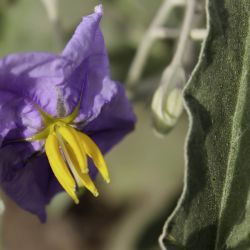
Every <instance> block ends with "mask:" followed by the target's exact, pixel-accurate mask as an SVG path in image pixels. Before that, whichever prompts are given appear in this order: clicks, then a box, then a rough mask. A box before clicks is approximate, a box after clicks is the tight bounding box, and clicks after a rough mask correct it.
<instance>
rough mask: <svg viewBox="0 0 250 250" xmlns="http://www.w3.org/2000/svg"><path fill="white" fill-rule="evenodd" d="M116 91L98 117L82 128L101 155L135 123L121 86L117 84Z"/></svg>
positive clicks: (130, 129)
mask: <svg viewBox="0 0 250 250" xmlns="http://www.w3.org/2000/svg"><path fill="white" fill-rule="evenodd" d="M117 89H118V90H117V94H116V95H115V96H114V97H113V99H112V100H111V101H110V102H109V103H107V104H106V105H105V106H104V107H103V108H102V110H101V113H100V115H99V116H98V117H97V118H96V119H94V120H93V121H92V122H90V123H89V124H88V125H87V126H86V127H83V128H82V131H83V132H84V133H86V134H88V135H89V136H90V137H91V138H92V139H93V140H94V141H95V143H96V144H97V145H98V147H99V148H100V149H101V151H102V153H106V152H107V151H109V149H111V147H113V146H114V145H115V144H117V143H118V142H119V141H120V140H121V139H122V138H123V137H124V136H125V135H126V134H128V133H129V132H131V131H132V130H133V129H134V126H135V122H136V117H135V115H134V113H133V110H132V106H131V105H130V104H129V102H128V99H127V98H126V96H125V91H124V88H123V86H122V85H120V84H119V83H117Z"/></svg>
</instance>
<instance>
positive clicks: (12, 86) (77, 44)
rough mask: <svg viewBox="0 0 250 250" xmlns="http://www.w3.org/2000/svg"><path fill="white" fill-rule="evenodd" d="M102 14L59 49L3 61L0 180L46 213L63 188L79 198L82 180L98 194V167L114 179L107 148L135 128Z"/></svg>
mask: <svg viewBox="0 0 250 250" xmlns="http://www.w3.org/2000/svg"><path fill="white" fill-rule="evenodd" d="M101 17H102V8H101V6H97V7H96V8H95V12H94V13H93V14H91V15H89V16H87V17H84V18H83V20H82V22H81V23H80V24H79V26H78V27H77V29H76V31H75V33H74V35H73V37H72V38H71V40H70V41H69V43H68V44H67V46H66V48H65V49H64V50H63V52H62V53H61V54H60V55H56V54H49V53H41V52H31V53H23V54H12V55H8V56H6V57H5V58H3V59H2V60H1V61H0V185H1V187H2V188H3V190H4V191H5V192H6V193H7V194H8V195H9V196H10V197H11V198H12V199H13V200H14V201H15V202H16V203H17V204H18V205H19V206H20V207H22V208H23V209H26V210H28V211H30V212H31V213H35V214H37V215H38V216H39V218H40V219H41V220H42V221H44V220H45V219H46V212H45V206H46V204H48V202H49V201H50V199H51V198H52V197H53V195H54V194H56V193H57V192H59V191H61V190H63V189H64V190H65V191H66V192H67V193H68V194H69V195H70V196H71V197H72V199H73V200H74V201H75V202H76V203H77V202H78V197H77V195H76V191H77V188H78V187H80V186H84V187H85V188H87V189H88V190H89V191H90V192H92V193H93V194H94V195H95V196H97V195H98V191H97V189H96V187H95V184H94V182H93V179H94V177H95V175H96V173H97V172H98V171H99V172H100V174H101V175H102V177H103V178H104V179H105V180H106V181H107V182H109V174H108V170H107V166H106V164H105V161H104V159H103V155H102V153H106V152H107V151H108V150H109V149H110V148H111V147H112V146H113V145H114V144H116V143H118V142H119V141H120V140H121V139H122V138H123V137H124V136H125V135H126V134H127V133H128V132H130V131H131V130H133V128H134V123H135V116H134V114H133V112H132V108H131V106H130V105H129V103H128V100H127V98H126V97H125V93H124V89H123V87H122V86H121V85H120V84H119V83H117V82H114V81H112V80H111V79H110V74H109V63H108V58H107V54H106V49H105V44H104V40H103V36H102V33H101V31H100V29H99V22H100V20H101ZM20 138H22V139H20Z"/></svg>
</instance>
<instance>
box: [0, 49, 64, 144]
mask: <svg viewBox="0 0 250 250" xmlns="http://www.w3.org/2000/svg"><path fill="white" fill-rule="evenodd" d="M65 62H66V61H65V59H62V58H60V57H58V56H56V55H53V54H48V53H23V54H15V55H14V54H13V55H9V56H6V57H5V58H3V59H2V60H0V137H2V138H4V137H5V136H6V135H7V134H8V133H9V131H10V130H13V129H19V130H20V129H23V132H22V133H23V136H25V137H28V136H30V135H32V134H34V133H35V132H37V130H38V129H40V128H41V123H42V121H41V117H40V115H39V112H38V111H37V110H36V109H35V108H34V105H33V103H34V102H35V103H37V104H38V105H39V106H40V107H41V108H42V109H43V110H45V111H47V112H48V113H50V114H52V115H55V114H56V111H57V106H56V105H57V96H58V89H57V85H58V84H60V83H61V82H62V81H63V79H64V78H63V71H62V64H65ZM19 136H20V135H19ZM0 145H1V139H0Z"/></svg>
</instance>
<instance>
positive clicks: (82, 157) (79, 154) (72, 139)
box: [58, 126, 88, 174]
mask: <svg viewBox="0 0 250 250" xmlns="http://www.w3.org/2000/svg"><path fill="white" fill-rule="evenodd" d="M58 132H59V133H60V134H61V135H62V137H63V139H64V140H65V141H66V142H67V143H68V144H69V145H70V146H71V148H72V149H73V151H74V154H75V156H76V159H77V162H78V164H79V167H80V169H81V172H82V173H83V174H86V173H88V162H87V156H86V153H85V152H84V148H83V147H82V146H81V144H80V143H79V138H78V135H77V132H76V131H75V129H73V128H71V127H70V126H61V127H59V128H58Z"/></svg>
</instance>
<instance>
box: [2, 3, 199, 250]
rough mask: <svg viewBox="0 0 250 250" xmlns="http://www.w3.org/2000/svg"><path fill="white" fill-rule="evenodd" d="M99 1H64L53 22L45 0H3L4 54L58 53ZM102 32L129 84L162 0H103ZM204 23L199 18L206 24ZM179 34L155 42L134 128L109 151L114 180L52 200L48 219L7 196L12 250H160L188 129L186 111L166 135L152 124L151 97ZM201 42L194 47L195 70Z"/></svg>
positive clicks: (117, 72)
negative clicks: (75, 196)
mask: <svg viewBox="0 0 250 250" xmlns="http://www.w3.org/2000/svg"><path fill="white" fill-rule="evenodd" d="M98 3H99V1H95V0H73V1H70V0H59V1H58V15H59V22H58V23H57V24H56V25H52V24H51V22H50V20H49V18H48V15H47V11H46V9H45V7H44V5H43V4H42V1H40V0H35V1H34V0H0V56H1V57H3V56H5V55H6V54H9V53H15V52H20V51H51V52H58V53H59V52H60V51H61V49H62V48H63V46H64V45H65V44H66V42H67V40H68V39H69V38H70V37H71V35H72V32H73V31H74V29H75V27H76V26H77V24H78V23H79V22H80V20H81V17H82V16H84V15H87V14H89V13H91V12H92V11H93V8H94V6H95V5H96V4H98ZM102 4H103V7H104V17H103V20H102V24H101V26H102V31H103V34H104V37H105V41H106V45H107V49H108V53H109V57H110V64H111V74H112V78H113V79H116V80H119V81H120V82H122V83H124V82H125V79H126V76H127V73H128V70H129V67H130V64H131V62H132V60H133V57H134V55H135V52H136V50H137V48H138V45H139V43H140V42H141V40H142V38H143V35H144V33H145V31H146V30H147V28H148V26H149V25H150V22H151V21H152V19H153V17H154V15H155V14H156V12H157V10H158V8H159V7H160V5H161V4H162V1H160V0H155V1H152V0H103V1H102ZM182 19H183V9H182V8H176V9H175V10H174V12H173V13H172V14H171V16H170V19H169V21H168V25H173V26H175V27H180V25H181V21H182ZM201 23H202V22H201ZM175 46H176V39H160V40H158V41H156V42H155V43H154V46H153V47H152V50H151V52H150V56H149V58H148V59H147V61H146V65H145V68H144V70H143V74H142V77H141V79H140V82H139V83H138V86H139V87H138V91H137V93H135V95H134V99H133V105H134V110H135V113H136V115H137V117H138V123H137V126H136V130H135V131H134V133H132V134H130V135H129V136H127V137H126V138H125V140H123V141H122V143H120V144H119V145H117V146H116V147H115V148H114V149H113V150H112V151H111V152H110V153H109V154H108V155H107V156H106V159H107V163H108V166H109V171H110V175H111V183H110V184H109V185H106V184H105V183H104V182H103V181H102V179H101V178H97V186H98V189H99V190H100V194H101V195H100V196H99V198H94V197H93V196H91V195H90V194H89V193H87V192H86V193H83V194H82V196H81V202H80V205H77V206H75V205H74V204H73V203H72V202H71V200H70V199H69V198H68V197H67V195H65V194H59V195H57V196H56V198H55V199H54V200H53V201H52V203H51V204H50V205H49V206H48V221H47V223H46V224H40V222H39V221H38V219H37V218H36V217H35V216H32V215H31V214H28V213H26V212H25V211H23V210H21V209H19V208H18V207H17V206H16V205H15V204H14V203H13V202H12V201H11V200H9V199H8V198H7V197H4V195H2V196H3V197H4V200H5V203H6V211H5V213H4V215H3V217H2V219H1V224H2V232H1V235H2V236H1V239H2V240H1V243H2V245H3V246H4V247H5V248H4V249H7V250H44V249H46V250H155V249H159V246H158V237H159V235H160V233H161V231H162V227H163V225H164V222H165V220H166V218H167V217H168V215H169V214H170V213H171V212H172V210H173V208H174V207H175V205H176V202H177V200H178V197H179V196H180V194H181V191H182V186H183V173H184V141H185V137H186V133H187V128H188V119H187V115H186V114H183V115H182V116H181V118H180V121H179V122H178V124H177V126H176V127H175V128H174V129H173V130H172V131H171V133H169V134H168V135H167V136H166V137H164V138H159V137H157V136H156V135H155V133H154V132H153V129H152V121H151V113H150V102H151V99H152V95H153V91H154V90H155V89H156V87H157V84H158V83H159V79H160V77H161V73H162V71H163V69H164V68H165V67H166V66H167V65H168V63H169V62H170V60H171V58H172V56H173V54H174V49H175ZM199 48H200V43H196V44H194V45H193V46H191V47H189V50H188V52H189V60H188V63H187V64H186V65H187V67H186V68H187V69H186V74H187V76H188V75H189V74H190V72H191V70H192V68H193V66H194V64H195V62H196V61H197V58H198V52H199Z"/></svg>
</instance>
